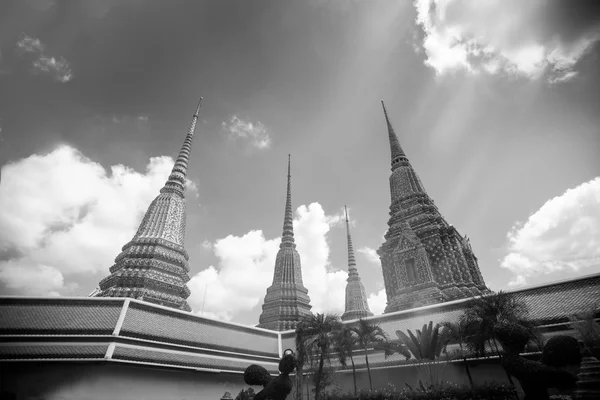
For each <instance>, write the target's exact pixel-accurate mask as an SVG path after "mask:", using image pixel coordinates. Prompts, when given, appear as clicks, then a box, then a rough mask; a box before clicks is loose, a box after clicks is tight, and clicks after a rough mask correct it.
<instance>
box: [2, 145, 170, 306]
mask: <svg viewBox="0 0 600 400" xmlns="http://www.w3.org/2000/svg"><path fill="white" fill-rule="evenodd" d="M173 164H174V161H173V159H172V158H170V157H165V156H162V157H153V158H151V159H150V161H149V163H148V165H147V167H146V171H145V172H144V173H139V172H136V171H134V170H132V169H131V168H129V167H126V166H124V165H114V166H112V167H111V168H110V173H107V171H106V170H105V169H104V168H103V167H102V166H101V165H100V164H98V163H96V162H93V161H92V160H90V159H88V158H86V157H85V156H84V155H83V154H81V153H80V152H79V151H77V150H76V149H74V148H72V147H69V146H61V147H59V148H57V149H55V150H54V151H52V152H51V153H49V154H45V155H38V154H34V155H32V156H29V157H27V158H24V159H21V160H19V161H17V162H15V163H12V164H7V165H5V166H3V167H2V170H1V174H2V175H1V176H2V185H1V186H0V280H2V281H3V282H4V283H5V284H6V285H7V286H8V287H10V288H12V289H13V290H15V291H17V292H18V293H21V294H35V295H46V294H58V293H61V294H64V293H65V292H68V291H69V290H72V289H73V288H74V287H75V285H74V282H76V281H77V279H78V278H79V279H80V278H81V276H82V275H87V276H89V275H90V274H99V275H104V274H107V273H108V268H109V267H110V266H111V265H112V263H113V260H114V258H115V257H116V256H117V254H118V253H119V251H120V248H121V246H123V245H124V244H125V243H127V242H128V241H129V240H130V239H131V238H132V237H133V235H134V234H135V231H136V229H137V226H138V224H139V222H140V220H141V217H142V216H143V214H144V212H145V211H146V208H147V207H148V205H149V204H150V202H151V201H152V200H153V199H154V197H156V196H157V194H158V191H159V189H160V188H161V187H162V185H164V183H165V181H166V179H167V177H168V175H169V173H170V171H171V168H172V167H173ZM99 278H101V276H99Z"/></svg>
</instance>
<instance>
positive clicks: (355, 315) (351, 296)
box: [342, 206, 373, 321]
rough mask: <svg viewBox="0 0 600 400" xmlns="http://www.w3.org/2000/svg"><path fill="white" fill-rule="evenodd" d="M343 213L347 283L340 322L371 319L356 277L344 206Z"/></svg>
mask: <svg viewBox="0 0 600 400" xmlns="http://www.w3.org/2000/svg"><path fill="white" fill-rule="evenodd" d="M344 211H345V214H346V235H347V236H348V279H347V282H348V283H346V307H345V310H344V314H342V321H349V320H352V319H360V318H366V317H372V316H373V313H372V312H371V310H369V304H368V303H367V293H366V291H365V286H364V285H363V283H362V282H361V281H360V276H358V270H357V269H356V260H355V259H354V247H353V246H352V237H350V222H349V221H348V209H347V208H346V206H344Z"/></svg>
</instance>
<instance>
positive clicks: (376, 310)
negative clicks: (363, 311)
mask: <svg viewBox="0 0 600 400" xmlns="http://www.w3.org/2000/svg"><path fill="white" fill-rule="evenodd" d="M367 303H369V308H370V309H371V312H372V313H373V314H375V315H379V314H383V311H384V310H385V307H386V306H387V296H386V294H385V289H381V290H380V291H379V292H378V293H377V294H375V293H371V294H370V295H369V298H368V299H367Z"/></svg>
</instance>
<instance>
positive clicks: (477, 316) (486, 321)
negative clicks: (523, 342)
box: [464, 290, 527, 355]
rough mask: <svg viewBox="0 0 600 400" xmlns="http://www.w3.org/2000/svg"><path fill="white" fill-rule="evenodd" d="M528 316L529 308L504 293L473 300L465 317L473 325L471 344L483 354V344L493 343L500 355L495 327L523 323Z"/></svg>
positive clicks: (500, 292) (470, 336)
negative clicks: (500, 324) (506, 323)
mask: <svg viewBox="0 0 600 400" xmlns="http://www.w3.org/2000/svg"><path fill="white" fill-rule="evenodd" d="M526 314H527V306H526V305H525V303H523V302H522V301H518V300H517V299H516V298H515V297H514V296H512V294H510V293H506V292H503V291H502V290H501V291H499V292H498V293H493V294H489V295H485V296H481V297H479V298H474V299H473V300H471V301H470V302H469V303H468V305H467V309H466V310H465V313H464V316H465V318H466V319H467V320H468V321H469V322H470V323H471V327H472V329H471V331H472V333H471V335H469V338H467V339H468V340H469V339H471V343H473V345H474V346H475V347H479V350H480V351H481V352H482V353H485V349H484V348H482V342H483V343H485V341H488V342H489V343H490V346H491V345H492V343H493V344H494V347H495V349H496V353H497V354H498V355H499V354H500V352H499V350H498V345H497V343H496V341H495V338H494V327H495V326H496V325H497V324H498V323H500V322H516V323H520V322H523V321H524V319H525V315H526Z"/></svg>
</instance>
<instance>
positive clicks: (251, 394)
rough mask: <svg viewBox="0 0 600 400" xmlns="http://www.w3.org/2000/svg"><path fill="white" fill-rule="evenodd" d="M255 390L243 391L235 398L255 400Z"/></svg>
mask: <svg viewBox="0 0 600 400" xmlns="http://www.w3.org/2000/svg"><path fill="white" fill-rule="evenodd" d="M255 394H256V393H254V389H252V388H248V389H242V390H241V391H240V392H239V393H238V395H237V396H235V400H252V399H254V395H255Z"/></svg>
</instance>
